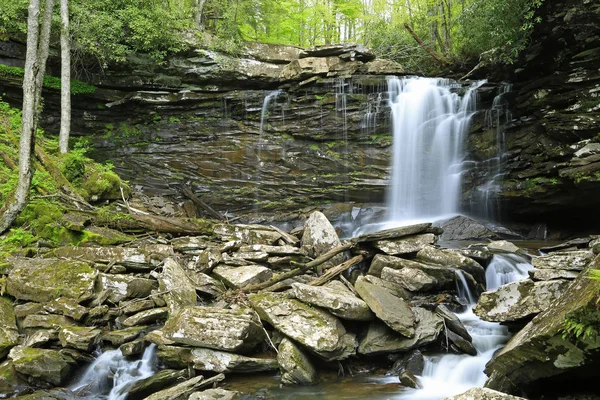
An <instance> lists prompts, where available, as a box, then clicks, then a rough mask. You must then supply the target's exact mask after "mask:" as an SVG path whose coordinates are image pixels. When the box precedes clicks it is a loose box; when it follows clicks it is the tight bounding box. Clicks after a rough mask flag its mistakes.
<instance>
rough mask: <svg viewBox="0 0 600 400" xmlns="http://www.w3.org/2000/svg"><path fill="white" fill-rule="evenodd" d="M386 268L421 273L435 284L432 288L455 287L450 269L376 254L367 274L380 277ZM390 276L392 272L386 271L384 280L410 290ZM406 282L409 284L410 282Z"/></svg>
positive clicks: (453, 275) (452, 272)
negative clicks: (405, 269)
mask: <svg viewBox="0 0 600 400" xmlns="http://www.w3.org/2000/svg"><path fill="white" fill-rule="evenodd" d="M386 267H387V268H389V269H392V270H402V269H404V268H409V269H412V270H418V271H422V272H423V273H424V274H425V275H426V276H428V277H430V279H431V280H432V282H435V283H434V285H433V286H432V288H433V287H435V288H437V289H453V288H454V287H455V286H456V283H455V282H456V274H455V273H454V269H452V268H448V267H442V266H439V265H431V264H423V263H420V262H416V261H413V260H406V259H404V258H399V257H392V256H387V255H383V254H377V255H376V256H375V258H374V259H373V261H372V262H371V266H370V267H369V272H368V273H369V274H370V275H374V276H379V277H382V275H381V272H382V271H383V269H384V268H386ZM392 274H393V272H392V271H388V272H387V273H386V278H384V280H386V281H392V282H396V283H398V284H400V285H401V286H403V287H404V288H405V289H407V290H412V289H409V288H407V287H406V286H404V285H402V283H401V281H400V280H398V279H394V278H393V277H392V276H391V275H392ZM408 282H410V280H409V281H408Z"/></svg>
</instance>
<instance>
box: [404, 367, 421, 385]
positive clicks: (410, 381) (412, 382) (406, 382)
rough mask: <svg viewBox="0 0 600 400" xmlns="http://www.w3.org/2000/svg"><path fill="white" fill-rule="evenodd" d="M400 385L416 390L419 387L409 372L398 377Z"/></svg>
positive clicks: (414, 377) (416, 380) (417, 380)
mask: <svg viewBox="0 0 600 400" xmlns="http://www.w3.org/2000/svg"><path fill="white" fill-rule="evenodd" d="M399 378H400V385H402V386H405V387H409V388H413V389H417V388H420V387H421V384H420V383H419V379H417V377H416V376H415V375H414V374H413V373H412V372H410V371H404V372H402V373H401V374H400V375H399Z"/></svg>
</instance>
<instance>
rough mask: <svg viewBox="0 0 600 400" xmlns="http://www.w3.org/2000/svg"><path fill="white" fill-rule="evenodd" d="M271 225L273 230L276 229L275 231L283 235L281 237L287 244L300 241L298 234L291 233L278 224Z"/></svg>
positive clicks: (294, 243)
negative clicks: (277, 225)
mask: <svg viewBox="0 0 600 400" xmlns="http://www.w3.org/2000/svg"><path fill="white" fill-rule="evenodd" d="M269 226H270V227H271V228H273V230H275V232H277V233H279V234H280V235H281V238H282V239H283V241H284V242H286V243H287V244H292V245H296V244H298V242H299V241H300V239H298V238H297V237H296V236H294V235H290V234H289V233H287V232H286V231H284V230H281V229H279V228H278V227H276V226H273V225H269Z"/></svg>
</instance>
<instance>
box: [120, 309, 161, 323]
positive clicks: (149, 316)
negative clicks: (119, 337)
mask: <svg viewBox="0 0 600 400" xmlns="http://www.w3.org/2000/svg"><path fill="white" fill-rule="evenodd" d="M168 315H169V310H168V308H166V307H160V308H153V309H151V310H146V311H141V312H139V313H137V314H134V315H132V316H130V317H127V318H126V319H125V320H124V321H123V326H126V327H132V326H139V325H150V324H152V323H154V322H157V321H161V320H165V319H167V316H168Z"/></svg>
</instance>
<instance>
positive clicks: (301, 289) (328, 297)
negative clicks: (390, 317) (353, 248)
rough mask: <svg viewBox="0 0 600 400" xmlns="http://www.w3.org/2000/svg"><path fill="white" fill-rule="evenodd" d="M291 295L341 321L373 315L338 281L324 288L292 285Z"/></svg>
mask: <svg viewBox="0 0 600 400" xmlns="http://www.w3.org/2000/svg"><path fill="white" fill-rule="evenodd" d="M292 295H293V296H294V297H295V298H297V299H298V300H300V301H302V302H304V303H308V304H312V305H314V306H318V307H322V308H325V309H326V310H328V311H329V312H331V313H332V314H333V315H335V316H336V317H340V318H342V319H348V320H354V321H369V320H371V319H373V313H372V312H371V310H370V309H369V306H368V305H367V303H365V302H364V301H362V300H361V299H359V298H358V297H356V296H355V295H354V293H352V292H351V291H350V290H349V289H348V288H347V287H346V286H345V285H344V284H343V283H341V282H339V281H332V282H330V283H329V284H327V285H326V286H311V285H305V284H303V283H293V284H292Z"/></svg>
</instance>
